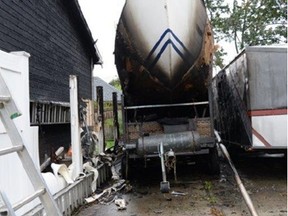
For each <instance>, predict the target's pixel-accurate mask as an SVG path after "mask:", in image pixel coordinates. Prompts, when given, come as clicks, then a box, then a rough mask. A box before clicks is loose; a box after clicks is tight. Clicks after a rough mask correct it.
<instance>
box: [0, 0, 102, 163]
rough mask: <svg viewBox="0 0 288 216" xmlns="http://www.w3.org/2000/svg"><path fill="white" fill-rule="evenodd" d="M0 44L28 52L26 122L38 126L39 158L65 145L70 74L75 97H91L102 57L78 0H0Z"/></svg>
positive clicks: (7, 50) (3, 48)
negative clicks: (94, 72) (74, 80)
mask: <svg viewBox="0 0 288 216" xmlns="http://www.w3.org/2000/svg"><path fill="white" fill-rule="evenodd" d="M0 50H2V51H5V52H11V51H25V52H27V53H29V54H30V58H29V85H30V95H27V97H29V98H30V118H31V119H30V123H31V125H36V126H39V151H40V161H43V159H44V155H45V154H47V155H50V153H51V151H52V150H53V149H54V150H55V149H56V148H57V147H59V146H64V147H69V145H70V120H69V116H70V115H69V75H77V76H78V84H79V88H78V89H79V98H85V99H92V91H94V90H95V89H94V88H93V87H92V86H93V83H92V82H93V79H92V70H93V67H94V65H95V64H100V63H101V59H100V57H99V56H100V55H99V53H98V51H97V47H96V46H95V43H94V40H93V38H92V35H91V32H90V30H89V28H88V25H87V23H86V21H85V19H84V17H83V14H82V12H81V9H80V6H79V4H78V1H77V0H66V1H63V0H53V1H46V0H27V1H21V0H13V1H11V0H2V1H0Z"/></svg>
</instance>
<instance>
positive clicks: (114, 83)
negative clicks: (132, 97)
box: [109, 78, 121, 91]
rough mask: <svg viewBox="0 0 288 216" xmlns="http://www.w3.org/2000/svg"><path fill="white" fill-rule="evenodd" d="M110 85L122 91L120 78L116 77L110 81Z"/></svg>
mask: <svg viewBox="0 0 288 216" xmlns="http://www.w3.org/2000/svg"><path fill="white" fill-rule="evenodd" d="M109 84H110V85H112V86H114V87H115V88H117V89H119V90H120V91H121V84H120V79H119V78H115V79H113V80H111V81H110V82H109Z"/></svg>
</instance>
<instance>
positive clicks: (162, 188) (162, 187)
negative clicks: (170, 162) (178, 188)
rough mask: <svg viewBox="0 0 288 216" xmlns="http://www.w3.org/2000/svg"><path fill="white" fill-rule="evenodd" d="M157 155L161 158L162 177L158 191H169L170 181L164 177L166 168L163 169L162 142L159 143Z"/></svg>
mask: <svg viewBox="0 0 288 216" xmlns="http://www.w3.org/2000/svg"><path fill="white" fill-rule="evenodd" d="M159 157H160V160H161V169H162V179H163V181H162V182H160V191H161V192H162V193H169V190H170V183H169V182H168V181H167V179H166V169H165V162H164V148H163V143H162V142H161V143H160V145H159Z"/></svg>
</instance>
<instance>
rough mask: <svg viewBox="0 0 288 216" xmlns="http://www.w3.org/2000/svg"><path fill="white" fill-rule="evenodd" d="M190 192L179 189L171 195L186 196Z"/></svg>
mask: <svg viewBox="0 0 288 216" xmlns="http://www.w3.org/2000/svg"><path fill="white" fill-rule="evenodd" d="M187 194H188V193H184V192H179V191H172V192H171V195H173V196H186V195H187Z"/></svg>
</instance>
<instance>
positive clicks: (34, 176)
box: [0, 73, 62, 216]
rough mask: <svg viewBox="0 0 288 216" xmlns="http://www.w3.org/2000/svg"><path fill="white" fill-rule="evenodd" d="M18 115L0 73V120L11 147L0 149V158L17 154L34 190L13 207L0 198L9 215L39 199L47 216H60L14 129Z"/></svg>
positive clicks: (4, 197) (3, 197)
mask: <svg viewBox="0 0 288 216" xmlns="http://www.w3.org/2000/svg"><path fill="white" fill-rule="evenodd" d="M20 115H21V114H20V112H19V111H18V109H17V106H16V104H15V103H14V100H13V99H12V97H11V94H10V92H9V89H8V87H7V85H6V83H5V81H4V79H3V77H2V75H1V73H0V119H1V121H2V123H3V125H4V127H5V129H6V132H7V134H8V136H9V137H10V139H11V143H12V147H9V148H3V149H0V156H2V155H6V154H10V153H13V152H17V154H18V156H19V158H20V161H21V163H22V165H23V167H24V169H25V171H26V173H27V175H28V177H29V179H30V181H31V182H32V185H33V188H34V190H35V192H34V193H33V194H31V195H30V196H28V197H26V198H25V199H24V200H22V201H20V202H18V203H16V204H14V205H13V206H12V205H11V204H10V202H9V200H8V199H7V197H6V195H5V194H4V193H3V192H2V193H1V192H0V196H2V199H3V201H4V203H5V205H6V208H7V209H8V211H9V215H15V211H16V210H18V209H19V208H21V207H22V206H24V205H26V204H27V203H30V202H31V201H32V200H34V199H35V198H37V197H39V199H40V201H41V202H42V204H43V207H44V209H45V211H46V214H47V215H48V216H50V215H51V216H54V215H55V216H58V215H59V216H60V215H62V213H61V212H60V210H59V208H58V206H57V204H56V202H55V200H54V199H53V196H52V195H51V193H50V192H49V190H48V188H47V185H46V183H45V181H44V179H43V177H42V176H41V173H40V171H39V170H38V169H37V168H36V166H35V164H34V162H33V160H32V158H31V157H30V154H29V152H28V150H27V148H26V147H25V144H24V142H23V140H22V137H21V135H20V133H19V131H18V129H17V128H16V125H15V124H14V121H13V119H14V118H16V117H18V116H20Z"/></svg>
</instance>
